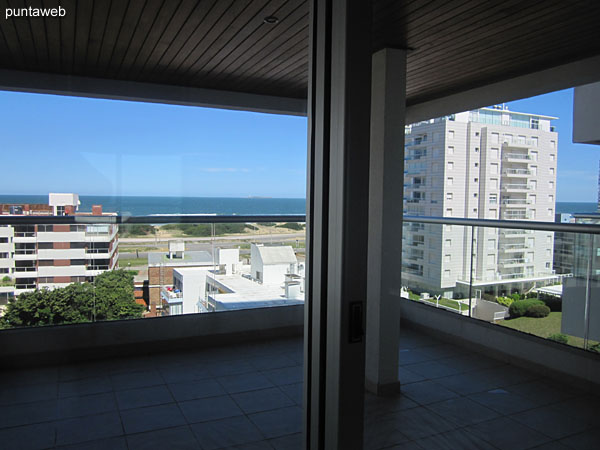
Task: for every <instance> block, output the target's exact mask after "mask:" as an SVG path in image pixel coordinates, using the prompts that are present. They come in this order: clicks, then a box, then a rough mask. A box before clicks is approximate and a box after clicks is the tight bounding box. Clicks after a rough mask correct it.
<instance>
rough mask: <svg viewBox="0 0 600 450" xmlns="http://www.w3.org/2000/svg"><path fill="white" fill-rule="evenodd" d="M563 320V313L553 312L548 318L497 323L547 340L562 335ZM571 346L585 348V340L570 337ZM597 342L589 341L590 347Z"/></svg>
mask: <svg viewBox="0 0 600 450" xmlns="http://www.w3.org/2000/svg"><path fill="white" fill-rule="evenodd" d="M561 320H562V312H551V313H550V314H549V315H548V316H547V317H541V318H535V317H518V318H516V319H506V320H501V321H499V322H497V324H498V325H502V326H503V327H507V328H512V329H513V330H518V331H522V332H524V333H529V334H533V335H535V336H540V337H543V338H547V337H548V336H550V335H552V334H556V333H560V323H561ZM568 337H569V342H568V344H569V345H572V346H574V347H579V348H583V339H582V338H580V337H576V336H568ZM595 343H596V342H593V341H589V344H590V345H593V344H595Z"/></svg>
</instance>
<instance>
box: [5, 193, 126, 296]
mask: <svg viewBox="0 0 600 450" xmlns="http://www.w3.org/2000/svg"><path fill="white" fill-rule="evenodd" d="M78 207H79V198H78V196H77V194H50V195H49V202H48V204H47V205H33V204H11V205H6V204H4V205H0V211H1V214H2V216H3V217H6V216H14V217H15V218H16V217H22V216H64V215H77V216H110V215H114V214H112V213H104V212H102V206H101V205H94V206H93V207H92V212H91V213H80V212H78V211H77V209H78ZM118 245H119V240H118V225H116V224H77V225H68V224H67V225H65V224H55V225H52V224H50V225H18V224H14V225H0V279H1V280H2V286H1V290H0V294H1V296H0V301H2V302H5V301H7V300H8V299H10V298H11V297H13V296H16V295H19V294H20V293H22V292H25V291H30V290H34V289H40V288H48V289H54V288H57V287H64V286H67V285H68V284H70V283H75V282H85V281H93V279H94V277H96V276H97V275H99V274H101V273H102V272H105V271H107V270H112V269H114V268H115V267H117V264H118V255H119V252H118Z"/></svg>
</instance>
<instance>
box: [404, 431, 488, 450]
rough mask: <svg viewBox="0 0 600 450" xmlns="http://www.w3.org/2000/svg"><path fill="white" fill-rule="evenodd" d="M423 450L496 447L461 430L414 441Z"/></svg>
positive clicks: (472, 449)
mask: <svg viewBox="0 0 600 450" xmlns="http://www.w3.org/2000/svg"><path fill="white" fill-rule="evenodd" d="M414 442H415V444H417V445H418V446H419V447H421V448H423V449H425V450H495V449H496V447H494V446H493V445H491V444H489V443H487V442H485V441H483V440H481V439H479V438H478V437H476V436H474V435H472V434H469V433H465V432H464V431H463V430H452V431H448V432H446V433H440V434H436V435H435V436H430V437H428V438H424V439H419V440H417V441H414Z"/></svg>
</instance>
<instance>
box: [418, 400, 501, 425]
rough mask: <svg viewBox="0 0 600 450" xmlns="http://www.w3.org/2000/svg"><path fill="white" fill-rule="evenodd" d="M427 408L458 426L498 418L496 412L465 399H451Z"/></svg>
mask: <svg viewBox="0 0 600 450" xmlns="http://www.w3.org/2000/svg"><path fill="white" fill-rule="evenodd" d="M427 407H428V408H429V409H431V410H432V411H433V412H435V413H437V414H439V415H440V416H442V417H443V418H444V419H446V420H448V421H450V422H452V423H454V424H455V425H458V426H465V425H472V424H476V423H479V422H483V421H486V420H490V419H494V418H496V417H499V415H498V413H497V412H495V411H493V410H491V409H489V408H486V407H485V406H482V405H480V404H479V403H476V402H474V401H473V400H469V399H468V398H466V397H459V398H451V399H449V400H444V401H443V402H439V403H433V404H431V405H427Z"/></svg>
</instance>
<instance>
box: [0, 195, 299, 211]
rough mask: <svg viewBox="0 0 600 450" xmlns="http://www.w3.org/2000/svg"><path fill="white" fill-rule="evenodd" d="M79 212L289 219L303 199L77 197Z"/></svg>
mask: <svg viewBox="0 0 600 450" xmlns="http://www.w3.org/2000/svg"><path fill="white" fill-rule="evenodd" d="M79 201H80V202H81V205H80V206H79V211H80V212H90V211H91V210H92V205H102V208H103V210H104V211H105V212H117V213H119V214H121V215H132V216H148V215H153V214H217V215H288V214H294V215H298V214H305V212H306V200H305V199H303V198H262V197H246V198H230V197H227V198H225V197H224V198H218V197H128V196H123V197H114V196H99V195H80V196H79ZM0 203H45V204H47V203H48V196H47V195H0Z"/></svg>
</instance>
